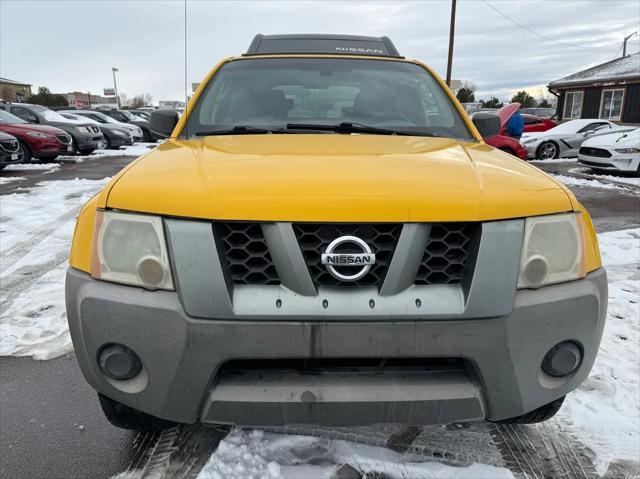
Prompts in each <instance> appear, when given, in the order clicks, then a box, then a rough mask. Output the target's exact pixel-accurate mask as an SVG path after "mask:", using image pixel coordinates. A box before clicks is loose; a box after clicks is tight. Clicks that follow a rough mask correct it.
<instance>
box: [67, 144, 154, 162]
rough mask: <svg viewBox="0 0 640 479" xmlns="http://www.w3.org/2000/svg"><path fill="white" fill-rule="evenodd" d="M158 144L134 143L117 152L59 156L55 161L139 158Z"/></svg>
mask: <svg viewBox="0 0 640 479" xmlns="http://www.w3.org/2000/svg"><path fill="white" fill-rule="evenodd" d="M156 146H158V143H136V144H135V145H131V146H125V147H124V148H122V147H121V148H120V149H118V150H95V151H94V152H93V153H91V154H90V155H85V156H75V155H74V156H59V157H57V158H56V161H60V162H63V163H82V162H84V161H90V160H97V159H100V158H109V157H113V156H140V155H144V154H145V153H149V152H150V151H151V150H152V149H153V148H155V147H156Z"/></svg>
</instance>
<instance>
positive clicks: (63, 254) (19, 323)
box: [0, 178, 108, 359]
mask: <svg viewBox="0 0 640 479" xmlns="http://www.w3.org/2000/svg"><path fill="white" fill-rule="evenodd" d="M107 180H108V178H105V179H104V180H77V179H76V180H69V181H47V182H42V183H39V185H38V186H36V187H34V188H33V189H32V190H31V192H29V193H21V194H18V193H15V194H12V195H5V196H2V197H0V217H1V226H0V238H1V239H0V283H1V285H2V292H1V293H0V355H12V356H33V357H34V358H35V359H50V358H54V357H57V356H60V355H62V354H65V353H68V352H70V351H71V349H72V348H71V341H70V337H69V330H68V326H67V319H66V313H65V306H64V274H65V270H66V267H67V258H68V253H69V247H70V244H71V236H72V234H73V228H74V225H75V219H76V216H77V213H78V212H79V210H80V206H81V205H82V204H84V203H85V202H86V201H87V200H88V199H89V198H90V197H91V196H93V195H94V194H95V193H96V192H98V191H99V190H100V189H101V188H102V187H103V186H104V185H105V184H106V182H107Z"/></svg>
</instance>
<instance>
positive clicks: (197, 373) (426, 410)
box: [66, 35, 607, 430]
mask: <svg viewBox="0 0 640 479" xmlns="http://www.w3.org/2000/svg"><path fill="white" fill-rule="evenodd" d="M150 123H151V127H152V129H153V130H154V131H155V132H156V133H158V134H162V135H164V136H167V137H168V139H167V140H166V141H165V142H164V143H163V144H161V145H160V146H158V147H157V148H155V149H154V150H153V151H150V152H149V153H147V154H145V155H143V156H142V157H140V158H139V159H138V160H136V161H135V162H133V163H132V164H130V165H129V166H128V167H127V168H125V169H124V170H123V171H121V172H120V173H119V174H118V175H117V176H115V177H114V178H113V179H112V180H111V181H110V182H109V184H108V185H107V186H106V187H105V188H104V190H103V191H102V192H101V193H100V194H98V195H97V196H96V197H94V198H93V199H91V200H90V201H89V202H88V203H87V204H86V205H85V207H84V208H83V210H82V212H81V213H80V216H79V218H78V221H77V226H76V230H75V234H74V238H73V246H72V250H71V257H70V268H69V270H68V274H67V282H66V301H67V312H68V319H69V326H70V330H71V335H72V338H73V343H74V347H75V352H76V356H77V359H78V362H79V364H80V367H81V369H82V372H83V374H84V376H85V377H86V380H87V381H88V382H89V384H90V385H91V386H92V387H93V388H94V389H96V390H97V391H98V393H99V398H100V402H101V404H102V407H103V410H104V412H105V414H106V416H107V418H108V419H109V420H110V421H111V422H112V423H113V424H115V425H117V426H120V427H125V428H133V429H140V430H154V429H161V428H164V427H167V426H169V425H170V424H173V423H176V422H177V423H198V422H200V423H209V424H220V423H223V424H236V425H245V426H275V425H284V424H294V423H298V424H300V423H303V424H322V425H341V426H347V425H361V424H373V423H405V424H411V425H422V424H435V423H449V422H453V421H470V420H489V421H496V422H517V423H528V422H537V421H541V420H545V419H547V418H549V417H551V416H553V415H554V414H555V413H556V412H557V410H558V409H559V408H560V405H561V404H562V401H563V398H564V396H565V395H566V394H567V393H569V392H570V391H572V390H573V389H575V388H576V387H577V386H578V385H580V383H581V382H582V381H583V380H584V379H585V378H586V377H587V375H588V373H589V371H590V369H591V367H592V365H593V362H594V359H595V357H596V353H597V351H598V346H599V343H600V338H601V335H602V330H603V326H604V321H605V314H606V307H607V281H606V274H605V271H604V270H603V268H602V265H601V261H600V256H599V252H598V245H597V240H596V235H595V231H594V228H593V225H592V223H591V219H590V217H589V214H588V213H587V211H586V210H585V208H584V207H583V206H582V205H581V204H580V203H579V202H578V201H576V198H575V197H574V196H573V195H572V194H571V192H570V191H569V190H567V188H565V187H564V186H563V185H562V184H561V183H559V182H558V181H556V180H554V179H553V178H552V177H550V176H548V175H547V174H545V173H543V172H542V171H540V170H538V169H537V168H535V167H533V166H531V165H529V164H527V163H525V162H523V161H521V160H518V159H517V158H515V157H513V156H511V155H509V154H507V153H505V152H502V151H499V150H496V149H494V148H492V147H490V146H488V145H487V144H485V143H484V141H483V136H484V137H489V136H492V135H494V134H496V133H497V132H498V129H499V125H500V122H499V119H498V118H497V117H496V116H495V115H493V114H490V113H477V114H476V115H475V116H474V117H473V119H471V118H469V117H468V116H467V114H466V113H465V111H464V110H463V108H462V106H461V105H460V103H458V101H457V100H456V99H455V97H454V96H453V95H452V93H451V91H450V90H449V89H448V88H447V86H446V85H445V84H444V83H443V82H442V80H441V79H440V78H439V77H438V76H437V75H436V74H435V73H434V72H433V71H432V70H431V69H430V68H429V67H427V66H426V65H424V64H423V63H421V62H418V61H415V60H409V59H406V58H404V57H402V56H400V54H399V53H398V52H397V50H396V49H395V47H394V46H393V44H392V43H391V42H390V41H389V39H388V38H386V37H382V38H376V37H353V36H319V35H293V36H292V35H278V36H263V35H258V36H256V38H255V39H254V41H253V43H252V44H251V46H250V48H249V50H248V51H247V53H246V54H244V55H242V56H239V57H232V58H227V59H225V60H223V61H221V62H220V63H219V64H218V65H217V66H216V67H215V68H214V69H213V70H212V71H211V73H209V75H208V76H207V77H206V79H205V80H204V81H203V82H202V83H201V84H200V86H199V88H198V90H197V91H196V92H195V94H194V96H193V98H192V99H191V101H190V103H189V105H188V108H187V110H186V111H185V113H184V114H183V115H182V116H181V117H180V118H178V115H177V114H176V112H174V111H170V110H156V111H154V112H153V113H152V114H151V121H150Z"/></svg>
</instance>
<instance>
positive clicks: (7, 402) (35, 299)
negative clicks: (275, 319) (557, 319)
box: [0, 144, 640, 478]
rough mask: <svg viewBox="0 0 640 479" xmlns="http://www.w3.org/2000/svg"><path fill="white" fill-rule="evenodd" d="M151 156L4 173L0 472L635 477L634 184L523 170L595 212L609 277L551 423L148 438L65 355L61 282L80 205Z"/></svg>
mask: <svg viewBox="0 0 640 479" xmlns="http://www.w3.org/2000/svg"><path fill="white" fill-rule="evenodd" d="M152 147H153V145H152V144H138V145H136V146H131V147H127V148H125V149H123V150H121V151H110V152H105V151H102V150H98V151H97V152H96V153H95V154H93V155H90V156H89V157H84V158H83V157H60V158H59V161H56V162H52V163H41V164H33V165H15V166H11V167H9V168H7V169H6V170H4V171H3V172H2V174H1V176H0V195H1V196H0V205H1V211H0V214H1V216H2V225H3V226H2V229H3V231H2V233H3V244H2V245H0V247H1V254H2V282H3V288H2V298H1V302H2V311H3V312H2V317H1V318H0V321H1V324H2V328H3V341H2V343H0V350H1V352H2V355H3V357H1V358H0V370H1V371H2V373H1V374H0V382H1V383H0V402H1V403H2V404H3V407H2V408H1V409H0V424H2V430H3V434H2V435H1V436H0V449H1V450H0V457H2V472H3V477H7V478H10V477H43V478H44V477H46V478H76V477H77V478H80V477H111V476H114V475H116V474H119V473H124V474H123V475H122V476H120V477H136V478H137V477H164V475H163V474H168V472H171V474H172V477H201V478H219V477H225V476H226V475H228V474H229V472H230V471H236V472H237V471H238V469H237V468H238V467H240V468H244V469H243V470H244V471H245V472H247V477H291V478H294V477H295V478H298V477H361V475H360V473H357V472H356V469H357V470H359V471H370V472H371V473H378V474H379V475H377V476H374V475H371V476H367V477H387V476H386V475H384V474H388V475H389V477H396V476H399V475H401V474H405V475H406V477H436V476H435V474H437V477H456V478H457V477H469V478H471V477H473V478H480V477H485V478H497V477H535V478H543V477H561V475H560V474H563V473H566V471H571V475H570V477H592V476H593V475H594V474H596V473H597V474H599V475H604V476H605V477H609V478H618V477H636V476H634V475H633V474H634V473H635V472H637V467H638V464H637V463H635V462H633V460H630V459H626V458H629V457H633V455H634V451H637V450H638V447H640V445H639V444H638V443H637V441H638V438H637V435H635V434H634V427H635V426H634V424H636V425H637V419H638V417H637V411H638V396H639V389H638V375H639V371H638V363H639V358H638V351H637V344H638V341H639V340H640V337H639V334H638V320H639V317H638V304H637V297H638V286H639V277H640V274H639V272H638V271H639V265H640V260H639V248H638V244H639V241H638V240H639V233H640V212H639V210H638V207H637V206H638V198H639V196H640V182H639V181H638V178H634V177H628V176H610V175H596V174H594V173H593V172H591V171H589V170H587V169H584V168H579V167H577V165H576V163H575V160H568V161H563V160H557V161H553V162H549V161H547V162H536V163H532V164H535V165H536V166H537V167H540V168H542V169H543V170H545V171H548V172H550V173H552V174H553V175H554V176H556V178H558V179H560V180H561V181H563V182H565V183H566V184H567V185H568V186H569V187H570V188H571V190H572V191H573V192H574V194H575V195H576V196H577V198H578V199H579V200H580V201H581V202H582V203H583V204H584V205H585V206H587V208H588V209H589V211H590V212H591V214H592V216H593V220H594V223H595V225H596V228H597V230H598V233H599V235H600V238H599V239H600V247H601V249H602V254H603V260H604V262H605V265H606V266H607V269H608V274H609V280H610V286H609V287H610V291H609V296H610V306H609V316H608V324H607V326H606V329H605V337H604V339H603V344H602V348H601V351H600V355H599V357H598V360H597V363H596V366H595V367H594V370H593V371H592V374H591V377H590V378H589V379H588V380H587V381H586V382H585V383H584V384H583V386H582V387H581V388H580V389H579V390H578V391H576V392H574V393H572V394H571V395H570V396H569V397H568V399H567V402H566V403H565V406H564V407H563V409H562V410H561V413H560V414H559V416H558V417H557V418H556V419H554V420H552V421H549V422H547V423H544V424H541V425H534V426H495V425H490V424H482V423H478V424H459V425H453V426H448V427H429V428H401V427H394V426H379V427H376V426H371V427H366V428H354V429H341V428H334V429H330V428H309V427H307V428H299V429H296V428H290V429H288V430H270V431H251V430H242V429H228V428H219V429H216V428H205V427H191V426H184V427H181V428H174V429H170V430H168V431H166V432H164V433H162V434H155V435H154V434H135V433H131V432H128V431H123V430H120V429H116V428H114V427H112V426H111V425H110V424H108V422H107V421H106V419H104V417H103V415H102V413H101V411H100V408H99V405H98V402H97V398H96V395H95V392H94V391H93V390H92V389H91V388H90V387H89V386H88V385H87V384H86V383H85V381H84V379H83V378H82V375H81V373H80V371H79V369H78V367H77V364H76V361H75V359H74V354H73V351H72V347H71V343H70V339H69V336H68V330H67V329H66V319H65V310H64V304H63V281H64V271H65V269H66V262H67V255H68V249H69V243H70V238H71V233H72V230H73V224H74V220H75V217H76V215H77V213H78V211H79V208H80V207H81V205H82V204H83V203H84V202H85V201H87V200H88V199H89V198H90V197H91V196H92V195H93V194H94V193H96V192H97V191H98V190H99V189H100V188H101V187H102V186H103V185H104V184H105V183H106V181H107V179H108V178H109V177H111V176H113V175H114V174H116V173H117V172H118V171H119V170H120V169H122V168H123V167H124V166H126V165H127V164H128V163H130V162H131V161H133V160H134V159H135V158H136V156H138V155H139V154H141V153H143V152H144V151H148V149H149V148H152ZM221 440H223V442H222V443H221V444H220V447H219V448H218V445H219V441H221ZM338 470H341V472H337V471H338ZM563 471H564V472H563ZM634 471H635V472H634ZM249 474H254V476H250V475H249ZM338 474H344V475H338ZM348 474H351V475H348ZM428 474H432V475H428ZM401 477H405V476H401Z"/></svg>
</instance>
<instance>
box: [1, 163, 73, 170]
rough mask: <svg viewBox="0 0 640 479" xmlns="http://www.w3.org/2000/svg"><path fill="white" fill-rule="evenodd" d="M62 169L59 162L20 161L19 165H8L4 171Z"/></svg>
mask: <svg viewBox="0 0 640 479" xmlns="http://www.w3.org/2000/svg"><path fill="white" fill-rule="evenodd" d="M58 169H60V165H58V164H57V163H18V164H17V165H7V166H6V168H5V169H4V170H3V171H29V170H51V171H55V170H58Z"/></svg>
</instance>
